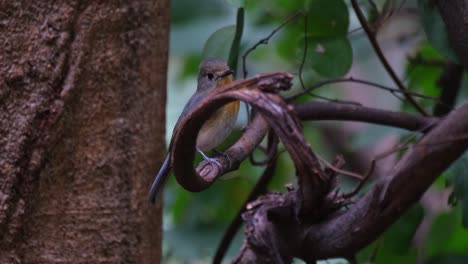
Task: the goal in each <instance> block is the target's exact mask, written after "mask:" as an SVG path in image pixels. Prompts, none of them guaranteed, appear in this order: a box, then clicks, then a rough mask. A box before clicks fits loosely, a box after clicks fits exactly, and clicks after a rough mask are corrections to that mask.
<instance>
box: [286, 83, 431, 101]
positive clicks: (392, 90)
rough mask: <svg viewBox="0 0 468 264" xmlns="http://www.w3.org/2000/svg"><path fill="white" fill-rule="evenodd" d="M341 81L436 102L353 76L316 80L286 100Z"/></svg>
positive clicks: (418, 94) (427, 97)
mask: <svg viewBox="0 0 468 264" xmlns="http://www.w3.org/2000/svg"><path fill="white" fill-rule="evenodd" d="M343 82H351V83H360V84H364V85H368V86H372V87H375V88H378V89H381V90H384V91H388V92H390V93H392V94H393V95H395V94H396V93H402V94H408V95H413V96H415V97H420V98H424V99H429V100H433V101H436V102H437V101H438V99H437V98H435V97H432V96H428V95H424V94H420V93H415V92H411V91H407V90H400V89H395V88H391V87H388V86H385V85H382V84H379V83H375V82H371V81H367V80H363V79H356V78H353V77H349V78H338V79H330V80H323V81H320V82H317V83H316V84H314V85H312V86H309V87H308V88H307V89H305V90H304V91H300V92H298V93H297V94H295V95H292V96H290V97H288V98H286V100H287V101H292V100H295V99H297V98H299V97H301V96H303V95H305V94H308V93H309V92H311V91H313V90H315V89H317V88H319V87H322V86H324V85H327V84H333V83H343Z"/></svg>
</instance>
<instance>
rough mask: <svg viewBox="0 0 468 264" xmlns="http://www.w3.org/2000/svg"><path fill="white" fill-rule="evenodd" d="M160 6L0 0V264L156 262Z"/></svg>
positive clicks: (163, 7) (163, 5) (162, 83)
mask: <svg viewBox="0 0 468 264" xmlns="http://www.w3.org/2000/svg"><path fill="white" fill-rule="evenodd" d="M168 2H169V1H168V0H154V1H148V0H138V1H104V2H102V1H71V0H69V1H51V0H46V1H26V0H24V1H10V0H0V108H1V109H0V263H51V262H67V263H78V262H79V263H83V262H88V263H157V262H158V260H160V259H161V251H160V249H161V204H158V205H157V206H156V207H151V206H150V205H149V204H148V203H147V201H146V194H147V191H148V188H149V186H150V182H151V180H152V178H153V176H154V173H155V172H156V169H157V166H158V165H160V163H161V161H162V159H163V154H164V149H165V148H164V127H165V125H164V124H165V122H164V108H165V97H166V93H165V88H166V65H167V53H168V34H169V3H168Z"/></svg>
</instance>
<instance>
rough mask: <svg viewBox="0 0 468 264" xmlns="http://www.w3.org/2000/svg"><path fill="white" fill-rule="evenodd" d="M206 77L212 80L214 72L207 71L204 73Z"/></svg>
mask: <svg viewBox="0 0 468 264" xmlns="http://www.w3.org/2000/svg"><path fill="white" fill-rule="evenodd" d="M206 77H208V80H210V81H212V80H213V79H214V74H213V73H211V72H209V73H207V74H206Z"/></svg>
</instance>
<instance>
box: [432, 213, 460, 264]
mask: <svg viewBox="0 0 468 264" xmlns="http://www.w3.org/2000/svg"><path fill="white" fill-rule="evenodd" d="M460 218H461V210H460V209H459V208H455V209H454V210H452V211H451V212H448V213H443V214H440V215H439V216H437V218H436V219H435V220H434V222H433V224H432V227H431V230H430V232H429V235H428V236H427V239H426V240H425V243H426V255H427V256H428V257H433V256H438V255H443V254H446V253H451V254H455V253H458V254H460V253H462V254H463V253H465V254H466V252H468V229H464V228H463V227H462V226H461V225H460Z"/></svg>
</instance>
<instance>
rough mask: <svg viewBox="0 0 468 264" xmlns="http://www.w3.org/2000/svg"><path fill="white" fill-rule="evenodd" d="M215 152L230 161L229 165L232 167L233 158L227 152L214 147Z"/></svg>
mask: <svg viewBox="0 0 468 264" xmlns="http://www.w3.org/2000/svg"><path fill="white" fill-rule="evenodd" d="M213 152H214V153H216V155H220V156H223V157H225V158H226V159H227V160H228V162H229V167H231V165H232V162H231V158H229V155H228V154H226V152H223V151H219V150H216V149H213Z"/></svg>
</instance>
